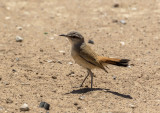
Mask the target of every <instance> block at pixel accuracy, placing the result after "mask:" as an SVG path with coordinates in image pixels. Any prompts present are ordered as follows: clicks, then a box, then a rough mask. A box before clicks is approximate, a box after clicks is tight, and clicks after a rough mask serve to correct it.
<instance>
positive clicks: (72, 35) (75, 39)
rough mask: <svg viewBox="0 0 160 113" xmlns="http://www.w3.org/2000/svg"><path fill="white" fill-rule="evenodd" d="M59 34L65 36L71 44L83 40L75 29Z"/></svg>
mask: <svg viewBox="0 0 160 113" xmlns="http://www.w3.org/2000/svg"><path fill="white" fill-rule="evenodd" d="M59 36H64V37H67V38H68V39H69V41H70V42H71V44H78V43H83V42H84V37H83V36H82V35H81V34H80V33H78V32H76V31H72V32H69V33H68V34H61V35H59Z"/></svg>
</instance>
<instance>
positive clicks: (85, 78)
mask: <svg viewBox="0 0 160 113" xmlns="http://www.w3.org/2000/svg"><path fill="white" fill-rule="evenodd" d="M88 76H89V70H88V69H87V76H86V77H85V78H84V80H83V82H82V84H81V85H80V87H82V86H83V83H84V82H85V80H86V79H87V78H88Z"/></svg>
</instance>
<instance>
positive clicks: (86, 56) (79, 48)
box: [59, 31, 130, 90]
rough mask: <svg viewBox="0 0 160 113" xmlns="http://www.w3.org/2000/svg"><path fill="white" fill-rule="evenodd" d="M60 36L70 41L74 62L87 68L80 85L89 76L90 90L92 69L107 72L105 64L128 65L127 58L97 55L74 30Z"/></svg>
mask: <svg viewBox="0 0 160 113" xmlns="http://www.w3.org/2000/svg"><path fill="white" fill-rule="evenodd" d="M59 36H61V37H66V38H68V40H69V42H70V43H71V56H72V57H73V59H74V61H75V63H77V64H79V65H80V66H82V67H83V68H85V69H86V70H87V76H86V77H85V78H84V80H83V81H82V83H81V85H80V87H82V86H83V83H84V82H85V80H86V79H87V78H88V76H89V75H90V76H91V90H92V89H93V77H94V73H93V72H92V69H95V68H96V69H97V68H98V69H102V70H104V71H105V72H106V73H108V71H107V69H106V68H105V67H106V66H107V64H112V65H116V66H123V67H127V66H128V65H129V61H130V60H129V59H118V58H109V57H105V56H99V55H98V54H97V53H96V52H94V51H93V50H92V49H91V47H90V46H89V45H87V44H86V43H85V40H84V37H83V36H82V35H81V34H80V33H79V32H76V31H71V32H69V33H67V34H61V35H59Z"/></svg>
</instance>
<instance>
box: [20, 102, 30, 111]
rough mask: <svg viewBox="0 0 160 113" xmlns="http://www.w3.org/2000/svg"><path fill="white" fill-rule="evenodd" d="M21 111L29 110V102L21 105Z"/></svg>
mask: <svg viewBox="0 0 160 113" xmlns="http://www.w3.org/2000/svg"><path fill="white" fill-rule="evenodd" d="M20 110H21V111H29V107H28V104H26V103H24V104H23V105H22V106H21V107H20Z"/></svg>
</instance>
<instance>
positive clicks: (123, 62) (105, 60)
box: [98, 56, 130, 67]
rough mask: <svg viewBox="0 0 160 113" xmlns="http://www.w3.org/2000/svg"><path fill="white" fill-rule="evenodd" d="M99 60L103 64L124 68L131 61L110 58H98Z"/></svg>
mask: <svg viewBox="0 0 160 113" xmlns="http://www.w3.org/2000/svg"><path fill="white" fill-rule="evenodd" d="M98 60H99V62H101V63H107V64H112V65H116V66H124V67H127V66H128V63H129V61H130V60H129V59H117V58H108V57H103V56H98Z"/></svg>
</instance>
